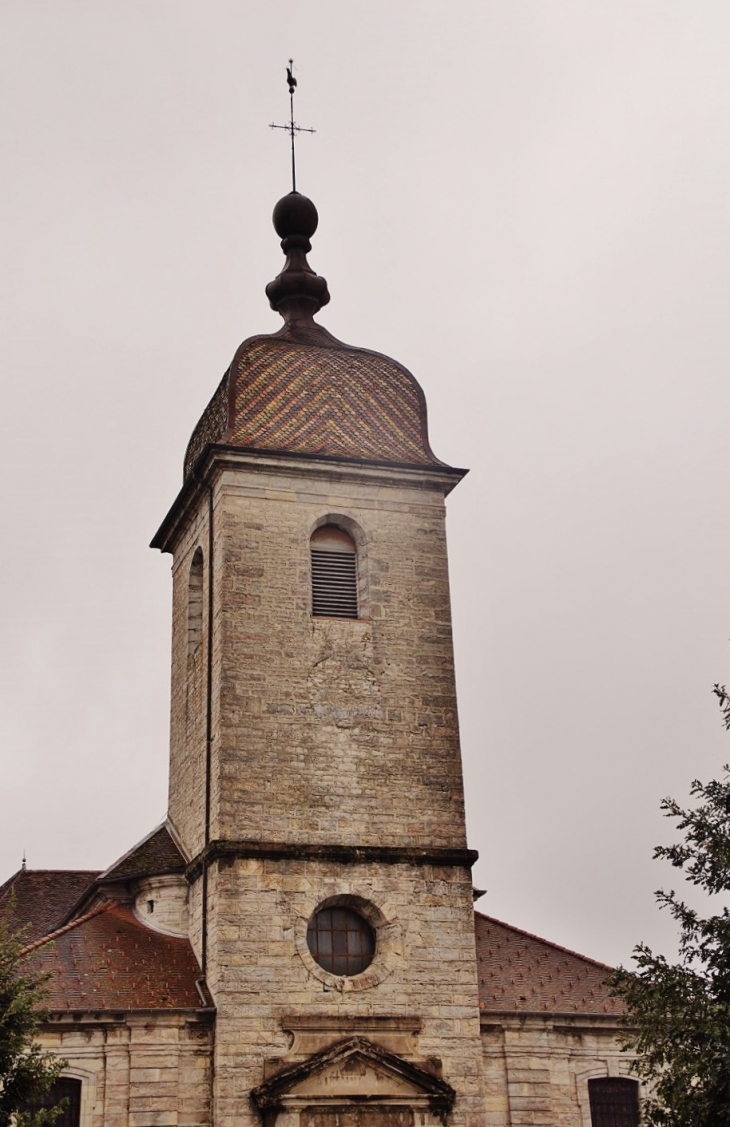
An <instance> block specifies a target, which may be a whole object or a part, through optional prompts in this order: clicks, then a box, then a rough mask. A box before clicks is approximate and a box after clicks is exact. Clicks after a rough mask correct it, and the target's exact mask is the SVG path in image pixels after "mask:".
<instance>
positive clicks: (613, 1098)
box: [588, 1076, 639, 1127]
mask: <svg viewBox="0 0 730 1127" xmlns="http://www.w3.org/2000/svg"><path fill="white" fill-rule="evenodd" d="M588 1095H589V1097H590V1101H591V1123H592V1125H593V1127H639V1085H638V1084H637V1082H636V1081H635V1080H627V1079H624V1077H622V1076H621V1077H619V1076H604V1077H601V1078H600V1079H597V1080H589V1081H588Z"/></svg>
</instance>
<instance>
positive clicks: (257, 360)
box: [185, 323, 444, 477]
mask: <svg viewBox="0 0 730 1127" xmlns="http://www.w3.org/2000/svg"><path fill="white" fill-rule="evenodd" d="M209 443H218V444H221V445H225V446H239V447H242V448H244V449H247V450H261V451H267V452H270V453H286V454H301V455H315V456H318V457H321V456H326V457H335V458H346V459H358V460H365V461H373V462H384V463H387V464H393V463H395V464H405V465H424V466H428V465H431V466H443V464H444V463H443V462H440V461H439V460H438V459H437V458H436V457H435V456H434V454H433V452H432V451H431V447H430V446H429V442H428V432H427V422H426V401H425V399H424V396H423V392H422V391H421V388H420V386H419V384H418V383H417V381H416V380H415V378H414V377H413V376H412V375H411V373H410V372H409V371H407V369H406V368H404V367H402V365H400V364H398V363H397V362H396V361H395V360H391V359H390V357H388V356H383V355H381V354H380V353H378V352H372V351H370V350H368V349H364V348H353V347H351V346H349V345H346V344H343V343H342V342H341V341H338V340H337V339H336V338H335V337H333V336H332V335H331V334H330V333H328V332H327V330H326V329H324V328H322V326H320V325H316V324H314V323H312V325H311V327H310V328H308V329H306V330H294V329H292V328H291V327H287V328H286V329H284V330H282V331H281V332H280V333H275V334H273V335H271V336H257V337H251V338H250V339H249V340H247V341H244V343H243V344H242V345H241V347H240V348H239V349H238V352H237V353H236V355H235V357H234V359H233V362H232V364H231V366H230V368H229V369H228V371H227V372H226V374H225V376H224V377H223V381H222V382H221V384H220V385H219V387H218V390H217V391H216V393H215V395H214V396H213V398H212V399H211V401H210V403H209V404H208V406H207V408H206V410H205V412H204V413H203V416H202V418H201V420H200V422H199V423H198V425H197V427H196V429H195V431H194V432H193V435H192V438H191V439H190V443H189V445H188V449H187V452H186V455H185V476H186V477H187V476H188V475H189V473H190V471H191V470H192V467H193V466H194V464H195V462H196V459H197V458H198V457H199V456H200V454H201V453H202V451H203V450H204V449H205V447H206V446H207V445H208V444H209Z"/></svg>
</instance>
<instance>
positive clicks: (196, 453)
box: [153, 192, 483, 1127]
mask: <svg viewBox="0 0 730 1127" xmlns="http://www.w3.org/2000/svg"><path fill="white" fill-rule="evenodd" d="M317 221H318V220H317V212H316V209H315V207H314V205H313V204H312V203H311V201H309V200H308V199H307V198H306V197H305V196H303V195H300V194H299V193H297V192H291V193H290V194H289V195H287V196H285V197H284V198H283V199H282V200H280V201H279V203H278V204H277V205H276V208H275V210H274V226H275V228H276V231H277V233H278V235H279V237H280V238H281V240H282V241H281V245H282V249H283V250H284V252H285V255H286V262H285V266H284V269H283V271H282V272H281V274H279V276H278V277H277V278H276V279H275V280H274V281H273V282H271V283H270V284H269V286H267V290H266V292H267V296H268V298H269V301H270V303H271V306H272V307H273V308H274V309H275V310H277V311H278V312H279V313H280V314H281V316H282V318H283V321H284V325H283V328H282V329H281V330H280V331H279V332H277V333H274V334H272V335H263V336H254V337H250V338H249V339H248V340H246V341H245V342H244V343H243V344H242V345H241V346H240V348H239V349H238V351H237V352H236V354H235V356H234V358H233V361H232V363H231V366H230V368H229V369H228V371H227V372H226V374H225V376H224V377H223V380H222V382H221V384H220V386H219V387H218V389H217V391H216V392H215V394H214V395H213V398H212V399H211V401H210V403H209V405H208V407H207V408H206V409H205V411H204V413H203V416H202V418H201V420H200V422H199V423H198V425H197V427H196V429H195V431H194V433H193V435H192V438H191V440H190V443H189V446H188V450H187V453H186V457H185V476H184V485H183V488H182V490H181V492H180V494H179V495H178V497H177V499H176V500H175V502H174V504H173V506H172V508H171V509H170V512H169V513H168V515H167V516H166V518H165V520H164V522H163V524H162V526H161V528H160V530H159V532H158V533H157V535H156V536H155V539H154V541H153V546H154V547H157V548H159V549H160V550H162V551H163V552H169V553H171V555H172V558H173V564H172V571H173V627H172V706H171V749H170V757H171V760H170V768H171V769H170V796H169V815H170V821H171V823H172V826H173V827H174V829H175V831H176V833H177V836H178V838H179V841H180V843H181V845H182V847H183V849H184V850H185V852H186V854H187V858H188V861H189V864H188V868H187V874H186V875H187V879H188V881H189V884H190V894H189V901H190V928H191V941H192V943H193V946H194V948H195V950H196V953H197V955H198V958H199V960H200V963H201V966H202V969H203V974H204V976H205V987H202V986H201V989H205V990H207V991H208V993H209V995H210V998H211V999H212V1001H213V1003H214V1004H215V1007H216V1019H215V1022H216V1031H215V1049H214V1083H213V1110H212V1116H211V1122H213V1123H215V1124H216V1125H219V1127H224V1125H225V1127H233V1124H236V1125H238V1124H244V1123H245V1124H250V1125H251V1127H253V1125H254V1124H260V1123H261V1117H263V1120H264V1122H265V1123H268V1124H271V1125H272V1127H273V1124H274V1123H275V1122H276V1121H277V1120H281V1124H280V1125H279V1127H285V1125H286V1127H299V1124H301V1127H360V1125H361V1124H362V1127H364V1124H365V1122H366V1121H367V1123H368V1124H371V1123H372V1124H373V1125H374V1127H411V1124H413V1125H415V1124H421V1125H424V1127H425V1125H429V1127H435V1125H436V1123H437V1121H440V1122H442V1123H445V1122H447V1120H448V1122H449V1123H453V1124H467V1123H469V1124H474V1125H476V1124H477V1123H481V1122H483V1117H482V1075H481V1047H480V1040H479V1005H478V995H477V968H476V958H475V948H474V912H473V907H472V883H471V877H470V867H471V865H472V863H473V861H474V859H475V856H476V855H475V854H474V853H473V852H471V851H470V850H468V849H467V846H466V831H465V822H464V802H463V785H462V771H461V760H460V751H459V737H458V726H457V714H456V696H455V684H454V665H453V652H452V638H451V617H450V605H449V586H448V569H447V555H446V539H445V529H444V515H445V509H444V498H445V497H446V495H447V494H448V493H449V492H450V490H451V489H453V488H454V486H455V485H456V484H458V482H459V481H460V479H461V477H462V476H463V474H464V471H463V470H457V469H453V468H452V467H450V466H447V465H445V464H444V463H442V462H440V461H439V460H438V459H437V458H436V457H435V456H434V454H433V453H432V451H431V448H430V446H429V441H428V434H427V426H426V404H425V400H424V396H423V393H422V391H421V388H420V387H419V385H418V383H417V382H416V380H415V379H414V378H413V376H412V375H411V374H410V373H409V372H408V371H407V370H406V369H405V368H403V367H402V366H401V365H400V364H398V363H396V362H395V361H394V360H391V359H389V358H388V357H386V356H383V355H381V354H379V353H377V352H372V351H368V350H367V349H362V348H353V347H350V346H347V345H344V344H342V343H341V342H340V341H338V340H336V339H335V338H334V337H333V336H331V335H330V333H329V332H327V330H326V329H324V328H323V327H322V326H320V325H319V324H317V323H316V322H315V320H314V316H315V315H316V314H317V312H318V311H319V309H320V308H321V307H322V306H323V305H325V304H326V303H327V302H328V301H329V294H328V291H327V283H326V281H325V280H324V278H322V277H319V276H318V275H317V274H315V273H314V272H313V271H312V269H311V268H310V266H309V265H308V262H307V257H306V256H307V253H308V252H309V251H310V250H311V245H310V238H311V237H312V235H313V234H314V232H315V230H316V227H317Z"/></svg>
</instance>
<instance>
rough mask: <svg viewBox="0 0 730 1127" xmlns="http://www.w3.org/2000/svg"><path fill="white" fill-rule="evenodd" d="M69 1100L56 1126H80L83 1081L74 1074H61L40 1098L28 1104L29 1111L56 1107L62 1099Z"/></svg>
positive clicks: (27, 1109)
mask: <svg viewBox="0 0 730 1127" xmlns="http://www.w3.org/2000/svg"><path fill="white" fill-rule="evenodd" d="M64 1099H65V1100H67V1101H68V1104H67V1106H66V1110H65V1111H64V1112H63V1114H62V1115H59V1117H58V1119H57V1120H56V1127H79V1123H80V1122H81V1081H80V1080H75V1079H74V1078H73V1077H72V1076H61V1077H60V1078H59V1079H58V1080H56V1082H55V1083H54V1084H52V1085H51V1087H50V1088H49V1090H48V1092H47V1093H46V1095H45V1096H43V1097H42V1098H41V1099H40V1100H32V1101H31V1102H30V1103H29V1104H27V1105H26V1108H25V1110H26V1111H28V1112H37V1111H41V1110H42V1109H43V1108H51V1107H56V1105H57V1104H59V1103H60V1102H61V1100H64Z"/></svg>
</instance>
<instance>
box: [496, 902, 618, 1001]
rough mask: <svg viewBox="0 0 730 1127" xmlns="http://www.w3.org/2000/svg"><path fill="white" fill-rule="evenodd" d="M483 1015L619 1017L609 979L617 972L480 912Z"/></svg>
mask: <svg viewBox="0 0 730 1127" xmlns="http://www.w3.org/2000/svg"><path fill="white" fill-rule="evenodd" d="M475 916H476V945H477V966H478V974H479V999H480V1009H481V1010H482V1011H483V1012H484V1011H487V1012H489V1011H496V1012H505V1011H510V1010H514V1011H515V1012H516V1013H540V1012H542V1013H545V1012H550V1013H566V1014H567V1013H575V1014H591V1015H595V1014H606V1015H617V1016H618V1015H619V1014H621V1012H622V1007H621V1004H620V1002H619V1001H618V1000H617V999H615V998H612V997H611V995H610V993H609V989H608V987H607V986H606V976H607V975H608V974H609V973H610V971H611V970H612V969H613V968H612V967H609V966H606V965H605V964H604V963H598V962H596V961H595V960H594V959H588V958H586V956H585V955H579V954H577V953H576V952H575V951H569V950H567V948H565V947H559V946H558V945H557V944H556V943H550V942H549V941H548V940H547V939H540V937H539V936H537V935H531V934H530V933H529V932H527V931H521V930H520V929H519V928H516V927H511V926H510V925H509V924H505V923H502V921H501V920H495V919H493V918H492V917H491V916H484V915H482V913H481V912H476V913H475Z"/></svg>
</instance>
